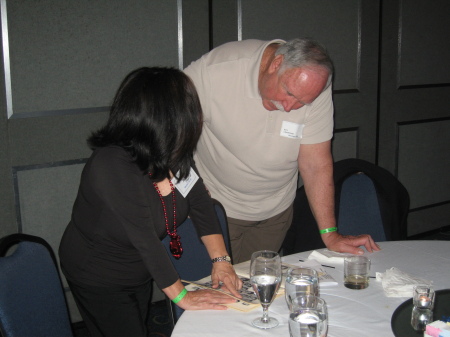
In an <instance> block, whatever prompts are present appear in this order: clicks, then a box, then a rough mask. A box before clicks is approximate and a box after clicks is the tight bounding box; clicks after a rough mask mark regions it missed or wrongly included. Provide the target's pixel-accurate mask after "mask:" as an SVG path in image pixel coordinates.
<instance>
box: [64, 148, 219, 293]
mask: <svg viewBox="0 0 450 337" xmlns="http://www.w3.org/2000/svg"><path fill="white" fill-rule="evenodd" d="M164 201H165V204H166V209H167V216H168V218H169V227H170V230H172V229H173V203H172V194H169V195H167V196H165V197H164ZM188 215H189V216H190V217H191V218H192V220H193V222H194V224H195V226H196V229H197V233H198V235H199V236H200V237H201V236H204V235H210V234H221V229H220V225H219V222H218V220H217V217H216V214H215V211H214V206H213V204H212V200H211V198H210V197H209V195H208V192H207V190H206V188H205V186H204V184H203V181H202V180H201V179H199V180H198V181H197V182H196V184H195V185H194V186H193V188H192V189H191V191H190V192H189V194H188V195H187V196H186V198H184V197H183V196H182V195H181V194H180V193H179V191H178V190H176V217H177V224H178V225H180V224H181V223H182V222H183V221H184V220H185V219H186V217H187V216H188ZM165 236H166V227H165V220H164V214H163V207H162V204H161V201H160V199H159V196H158V193H157V192H156V190H155V188H154V186H153V184H152V181H151V180H150V178H149V177H148V175H146V174H144V173H143V172H142V171H141V170H140V169H139V167H138V166H137V165H136V164H135V163H134V162H133V161H132V158H131V156H130V155H129V154H128V152H126V151H125V150H124V149H123V148H121V147H118V146H109V147H104V148H98V149H96V150H95V151H94V152H93V154H92V156H91V157H90V158H89V160H88V162H87V163H86V165H85V167H84V169H83V173H82V175H81V182H80V187H79V190H78V195H77V198H76V200H75V204H74V206H73V211H72V219H71V221H70V223H69V225H68V226H67V228H66V231H65V233H64V235H63V238H62V240H61V244H60V247H59V257H60V261H61V267H62V270H63V272H64V274H65V275H66V277H67V279H68V280H69V281H72V282H74V283H78V284H86V285H90V286H100V287H105V286H106V287H124V286H135V285H140V284H143V283H145V282H148V281H150V280H151V279H154V280H155V282H156V284H157V285H158V287H159V288H161V289H162V288H166V287H168V286H170V285H172V284H173V283H175V282H176V281H177V280H178V274H177V272H176V271H175V268H174V267H173V265H172V263H171V261H170V259H169V256H168V255H167V252H166V250H165V248H164V246H163V244H162V243H161V239H162V238H164V237H165ZM181 243H182V244H183V241H182V239H181Z"/></svg>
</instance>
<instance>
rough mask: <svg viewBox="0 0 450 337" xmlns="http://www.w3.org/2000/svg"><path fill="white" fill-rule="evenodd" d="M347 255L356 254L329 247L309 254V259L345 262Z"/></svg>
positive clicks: (322, 261)
mask: <svg viewBox="0 0 450 337" xmlns="http://www.w3.org/2000/svg"><path fill="white" fill-rule="evenodd" d="M347 256H354V254H350V253H338V252H333V251H332V250H328V249H321V250H320V251H318V250H314V251H312V253H311V254H309V256H308V259H309V260H317V261H319V262H320V263H325V264H326V263H344V258H346V257H347Z"/></svg>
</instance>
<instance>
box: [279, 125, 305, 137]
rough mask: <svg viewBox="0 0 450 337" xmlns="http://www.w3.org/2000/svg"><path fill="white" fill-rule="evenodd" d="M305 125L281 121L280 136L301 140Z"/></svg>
mask: <svg viewBox="0 0 450 337" xmlns="http://www.w3.org/2000/svg"><path fill="white" fill-rule="evenodd" d="M304 127H305V124H297V123H293V122H288V121H283V123H282V124H281V131H280V136H281V137H286V138H293V139H301V138H302V133H303V128H304Z"/></svg>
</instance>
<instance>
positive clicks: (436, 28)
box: [0, 0, 450, 249]
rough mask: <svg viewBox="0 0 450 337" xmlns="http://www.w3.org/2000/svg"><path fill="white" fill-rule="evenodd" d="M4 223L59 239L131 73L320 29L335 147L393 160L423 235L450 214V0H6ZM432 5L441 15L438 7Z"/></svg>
mask: <svg viewBox="0 0 450 337" xmlns="http://www.w3.org/2000/svg"><path fill="white" fill-rule="evenodd" d="M0 3H1V21H2V38H3V47H2V56H3V58H2V60H3V67H0V68H1V70H0V74H1V75H2V76H1V78H2V80H1V81H0V155H1V157H0V223H1V226H0V236H2V235H5V234H8V233H13V232H17V231H22V232H25V233H29V234H35V235H40V236H43V237H44V238H45V239H47V240H48V241H49V242H50V243H51V244H52V245H53V247H54V248H55V249H56V247H57V246H58V243H59V240H60V237H61V234H62V231H63V230H64V228H65V226H66V224H67V222H68V220H69V218H70V212H71V207H72V203H73V200H74V198H75V195H76V191H77V187H78V180H79V175H80V173H81V169H82V167H83V163H84V160H85V159H86V158H87V157H88V156H89V154H90V151H89V149H88V148H87V146H86V143H85V139H86V137H87V136H88V135H89V133H90V132H91V131H92V130H93V129H95V128H97V127H98V126H99V125H101V124H102V123H103V122H104V121H105V118H106V115H107V109H108V106H109V105H110V102H111V99H112V97H113V95H114V91H115V89H116V88H117V86H118V84H119V82H120V81H121V79H122V78H123V77H124V76H125V74H127V73H128V72H130V71H131V70H133V69H134V68H137V67H140V66H144V65H147V66H153V65H161V66H174V67H181V68H182V67H185V66H187V65H188V64H189V63H190V62H191V61H193V60H195V59H197V58H198V57H200V56H201V55H202V54H204V53H205V52H207V51H208V50H209V49H210V48H212V47H214V46H217V45H220V44H222V43H224V42H227V41H233V40H239V39H248V38H256V39H272V38H282V39H290V38H293V37H298V36H309V37H313V38H315V39H317V40H319V41H321V42H322V43H323V44H325V45H326V46H327V47H328V49H329V51H330V54H331V56H332V58H333V60H334V63H335V67H336V74H335V78H334V102H335V122H336V123H335V126H336V129H335V137H334V140H333V153H334V157H335V160H339V159H344V158H348V157H358V158H362V159H365V160H368V161H371V162H374V163H377V164H379V165H380V166H383V167H385V168H387V169H388V170H389V171H391V172H392V173H393V174H395V175H396V176H397V177H398V178H399V179H400V180H401V181H402V182H403V183H404V184H405V186H406V187H407V189H408V190H409V192H410V195H411V208H412V209H411V213H410V216H409V227H408V228H409V229H408V233H409V235H413V234H418V233H421V232H425V231H428V230H432V229H435V228H438V227H441V226H446V225H449V222H448V219H449V218H450V202H449V201H450V174H449V172H450V155H449V154H450V111H449V108H448V103H449V99H448V97H450V90H449V83H450V67H449V66H448V59H449V58H450V45H449V43H448V41H449V40H450V39H449V34H450V27H449V20H448V13H449V12H450V11H449V10H450V2H448V0H433V1H429V0H408V1H407V0H370V1H368V0H365V1H363V0H339V1H336V0H210V1H207V0H165V1H160V0H127V1H122V0H95V1H92V0H77V1H60V0H40V1H38V0H27V1H25V0H14V1H12V0H1V2H0ZM424 13H427V15H424Z"/></svg>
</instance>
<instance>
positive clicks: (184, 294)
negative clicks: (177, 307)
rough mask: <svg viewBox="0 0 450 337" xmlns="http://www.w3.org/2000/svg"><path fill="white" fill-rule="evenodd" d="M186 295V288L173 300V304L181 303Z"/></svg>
mask: <svg viewBox="0 0 450 337" xmlns="http://www.w3.org/2000/svg"><path fill="white" fill-rule="evenodd" d="M186 294H187V290H186V288H184V289H183V290H181V292H180V293H179V294H178V296H177V297H175V298H174V299H173V300H172V302H173V303H175V304H177V303H178V302H180V301H181V300H182V299H183V297H184V296H186Z"/></svg>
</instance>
